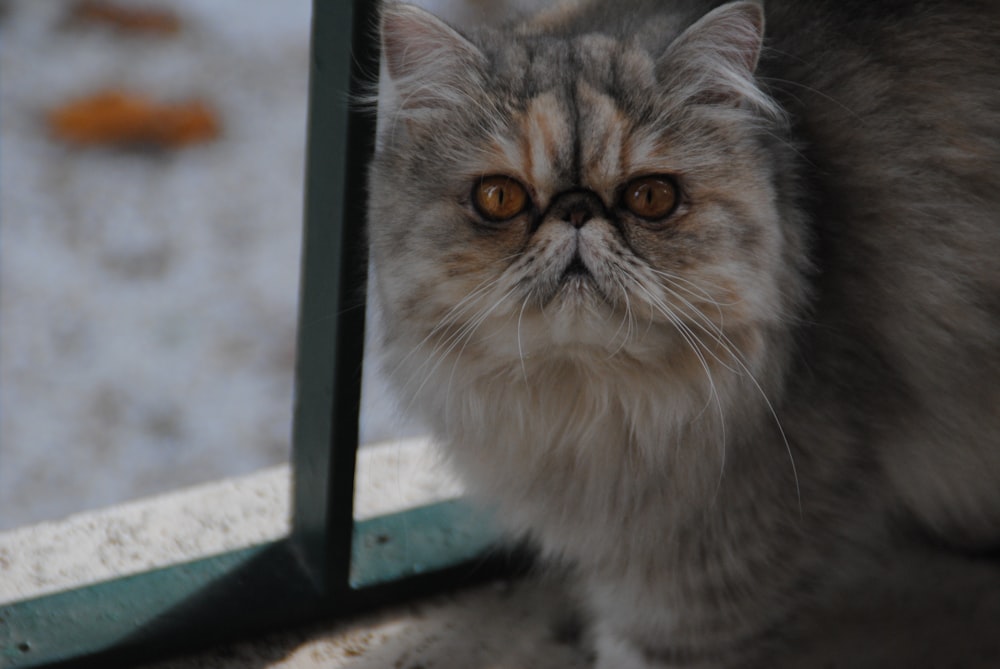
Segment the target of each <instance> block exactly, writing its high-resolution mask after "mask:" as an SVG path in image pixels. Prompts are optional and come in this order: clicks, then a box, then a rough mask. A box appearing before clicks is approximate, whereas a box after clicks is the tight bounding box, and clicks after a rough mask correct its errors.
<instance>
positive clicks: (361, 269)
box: [292, 0, 378, 589]
mask: <svg viewBox="0 0 1000 669" xmlns="http://www.w3.org/2000/svg"><path fill="white" fill-rule="evenodd" d="M374 6H375V4H374V3H373V2H364V1H356V2H354V3H351V2H323V1H321V0H316V1H315V2H314V5H313V12H314V13H313V43H312V64H311V70H310V89H309V95H310V106H309V145H308V151H307V159H306V160H307V162H306V201H305V228H304V239H303V246H302V248H303V255H302V281H301V298H300V304H299V330H298V337H299V338H298V363H297V368H296V399H295V428H294V435H293V442H294V452H293V470H294V479H295V481H294V483H295V485H294V494H295V503H294V508H295V515H294V521H293V525H294V528H293V535H292V536H293V539H294V541H296V542H297V543H299V544H300V547H301V552H302V557H303V560H304V562H305V564H306V566H307V568H309V569H310V570H311V571H312V572H313V574H314V576H315V578H316V579H317V582H318V583H319V584H320V587H321V588H324V589H329V588H334V589H336V588H341V589H342V588H343V587H344V585H342V584H346V583H347V574H348V570H349V568H350V556H351V552H350V551H351V527H352V515H353V499H354V466H355V451H356V449H357V437H358V411H359V405H360V387H361V360H362V357H363V354H364V324H365V320H364V319H365V311H364V298H363V285H364V279H365V274H366V270H367V257H366V253H365V247H364V244H363V236H364V235H363V229H364V220H365V173H366V167H367V165H368V162H369V160H370V157H371V153H372V145H373V138H374V130H375V129H374V118H372V116H371V115H370V114H368V113H362V112H361V111H359V110H357V109H353V108H352V107H351V106H350V104H349V100H351V99H353V98H355V97H356V96H357V95H358V94H359V93H360V92H361V91H360V88H359V87H360V85H361V82H362V81H364V80H365V79H370V77H371V76H372V73H373V72H374V73H377V72H378V69H377V63H378V53H377V45H376V43H375V40H374V39H373V34H372V26H374V25H375V16H374V11H375V9H374ZM363 68H367V72H365V71H363Z"/></svg>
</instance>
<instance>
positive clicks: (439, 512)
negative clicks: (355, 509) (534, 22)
mask: <svg viewBox="0 0 1000 669" xmlns="http://www.w3.org/2000/svg"><path fill="white" fill-rule="evenodd" d="M498 536H499V532H498V530H497V528H496V526H495V524H494V523H493V521H492V519H491V518H489V517H488V516H485V515H484V514H482V513H476V512H475V511H473V510H472V509H470V508H469V507H468V506H466V505H465V504H464V503H462V502H459V501H449V502H441V503H439V504H432V505H430V506H424V507H420V508H417V509H413V510H411V511H407V512H405V513H397V514H392V515H389V516H381V517H379V518H373V519H371V520H369V521H366V522H363V523H357V524H356V525H355V529H354V549H353V551H352V552H353V557H352V559H351V573H350V584H351V587H352V588H355V589H360V588H365V587H372V586H376V585H381V584H384V583H390V582H393V581H399V580H401V579H404V578H409V577H412V576H419V575H420V574H424V573H428V572H434V571H439V570H441V569H447V568H449V567H453V566H455V565H457V564H462V563H466V562H470V561H474V560H477V559H482V558H483V557H484V556H486V555H488V554H489V553H490V552H491V551H493V550H495V549H496V548H497V537H498Z"/></svg>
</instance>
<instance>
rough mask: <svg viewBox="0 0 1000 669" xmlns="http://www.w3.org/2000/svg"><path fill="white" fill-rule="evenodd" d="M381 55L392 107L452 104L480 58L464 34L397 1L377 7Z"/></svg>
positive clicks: (412, 109)
mask: <svg viewBox="0 0 1000 669" xmlns="http://www.w3.org/2000/svg"><path fill="white" fill-rule="evenodd" d="M381 29H382V30H381V33H382V58H383V62H384V64H385V70H384V71H385V72H386V73H387V74H388V77H389V79H390V81H391V83H392V85H393V88H394V89H395V91H394V92H395V95H396V96H397V100H396V106H397V109H398V110H401V111H405V112H408V113H409V115H419V112H420V111H423V110H426V111H433V110H435V109H446V108H454V107H455V106H462V105H464V104H466V103H467V100H466V98H465V93H464V92H465V91H467V90H468V85H469V83H470V81H474V80H475V79H476V78H477V77H478V72H479V70H480V67H481V66H482V65H483V63H484V62H485V57H484V56H483V54H482V53H481V52H480V51H479V49H477V48H476V47H475V45H473V44H472V43H471V42H469V40H467V39H465V38H464V37H463V36H462V35H460V34H459V33H458V32H457V31H456V30H455V29H453V28H452V27H451V26H449V25H448V24H446V23H445V22H443V21H441V20H440V19H438V18H437V17H435V16H434V15H433V14H430V13H429V12H426V11H424V10H423V9H420V8H419V7H414V6H413V5H407V4H403V3H387V4H386V6H385V8H384V9H383V11H382V25H381Z"/></svg>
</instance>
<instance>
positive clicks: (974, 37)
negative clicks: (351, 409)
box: [368, 0, 1000, 669]
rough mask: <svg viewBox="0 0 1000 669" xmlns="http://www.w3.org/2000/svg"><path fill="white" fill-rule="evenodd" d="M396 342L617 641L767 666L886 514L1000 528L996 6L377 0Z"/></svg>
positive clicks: (496, 505)
mask: <svg viewBox="0 0 1000 669" xmlns="http://www.w3.org/2000/svg"><path fill="white" fill-rule="evenodd" d="M380 34H381V44H382V54H383V70H382V79H383V81H382V84H381V85H382V90H381V93H380V100H379V110H380V111H379V122H378V126H379V129H378V136H377V139H376V152H375V158H374V161H373V164H372V166H371V170H370V183H369V185H370V193H369V198H370V205H369V223H368V226H369V228H368V236H369V244H370V250H371V258H372V281H371V286H370V290H371V292H372V299H373V302H374V303H375V304H376V306H377V310H378V313H379V318H380V320H381V322H382V324H383V325H382V327H383V328H384V332H383V335H382V341H381V347H382V355H383V357H384V362H383V365H384V369H385V370H386V374H387V375H388V377H389V378H390V380H391V381H392V383H393V384H394V386H395V388H396V389H397V392H398V393H399V397H400V400H401V404H402V405H403V406H405V407H407V408H409V409H410V410H412V411H414V412H415V413H417V414H418V415H420V416H421V417H422V418H423V419H424V420H425V421H426V422H427V424H428V425H429V426H431V428H432V430H433V432H434V434H435V436H436V438H437V439H438V440H439V441H440V442H441V445H442V448H443V449H444V451H445V453H446V455H447V458H448V460H449V462H450V463H451V465H452V466H453V467H454V468H455V469H456V470H457V471H458V472H459V473H460V474H461V475H462V476H463V477H464V479H465V480H466V482H467V484H468V487H469V489H470V490H471V491H472V492H473V493H474V494H475V495H477V496H478V497H479V498H480V499H481V500H482V501H483V503H485V504H487V505H489V506H490V507H491V508H493V509H494V510H495V512H496V515H497V517H498V518H499V519H500V520H501V522H502V523H504V525H505V526H506V527H507V528H508V529H509V530H510V531H511V532H512V533H514V534H516V535H523V536H527V537H529V538H530V539H531V540H532V541H533V542H535V543H536V544H537V545H538V546H539V549H540V551H541V553H542V555H543V556H545V557H546V558H548V559H550V560H552V561H555V562H559V563H565V564H569V565H572V568H573V573H574V574H575V576H576V578H577V579H578V581H579V584H580V587H581V591H582V592H583V597H584V600H585V602H586V607H587V609H588V611H589V614H590V617H591V619H592V626H593V635H594V646H595V650H596V657H597V666H598V667H600V668H601V669H640V668H641V669H652V668H660V667H753V666H768V664H767V662H768V660H767V657H768V656H769V653H772V652H774V648H775V647H776V645H780V644H781V643H782V640H781V637H782V633H783V630H785V629H787V627H788V624H789V622H790V621H791V620H793V619H794V618H795V616H796V615H797V612H798V611H800V610H801V609H802V608H803V607H804V606H806V604H807V603H808V602H811V601H814V600H815V599H816V598H822V597H823V596H824V595H823V593H824V592H827V591H829V590H830V589H831V588H834V587H835V583H836V581H837V579H838V578H842V577H845V575H847V574H851V573H853V572H855V571H858V570H861V569H863V568H864V565H865V564H866V560H870V559H873V558H872V556H877V555H878V554H879V551H880V550H882V549H883V548H884V547H885V546H887V545H889V544H891V543H892V542H893V541H894V537H897V536H899V535H900V534H901V533H915V534H916V533H919V534H921V535H926V536H927V537H929V538H933V540H934V541H935V542H937V543H939V544H941V545H943V546H948V547H951V548H954V549H960V550H963V551H979V550H987V549H990V548H992V547H995V546H996V545H997V544H998V543H1000V447H998V446H997V443H998V441H1000V410H998V409H1000V384H998V383H997V381H998V379H1000V40H998V39H997V38H996V35H998V34H1000V9H998V8H997V6H996V5H995V4H993V3H989V2H972V1H954V0H942V1H935V0H892V1H889V2H878V3H874V2H862V1H860V0H817V1H816V2H808V3H803V2H795V1H794V0H767V2H766V3H765V4H763V5H762V4H759V3H755V2H740V1H738V2H729V3H718V2H703V1H699V0H627V1H626V0H622V1H618V0H615V1H612V0H595V1H591V2H577V3H563V4H561V5H558V6H556V7H554V8H549V9H546V10H544V11H541V12H539V13H538V14H537V15H535V16H532V17H529V18H526V19H516V20H514V21H512V22H511V23H509V24H507V25H500V26H482V27H477V28H473V29H469V30H464V31H461V32H460V31H459V30H457V29H455V28H453V27H451V26H450V25H448V24H447V23H445V22H443V21H442V20H439V19H438V18H436V17H434V16H433V15H431V14H430V13H428V12H426V11H424V10H421V9H418V8H416V7H413V6H410V5H406V4H397V3H393V2H389V3H387V4H385V5H384V7H383V8H382V15H381V33H380Z"/></svg>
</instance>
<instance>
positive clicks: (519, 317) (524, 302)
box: [517, 290, 531, 393]
mask: <svg viewBox="0 0 1000 669" xmlns="http://www.w3.org/2000/svg"><path fill="white" fill-rule="evenodd" d="M530 299H531V291H530V290H529V291H528V292H527V293H526V294H525V296H524V299H523V300H521V311H520V312H519V313H518V315H517V357H518V358H519V359H520V361H521V374H522V375H523V376H524V386H525V388H527V390H528V392H529V393H530V392H531V384H530V383H528V368H527V366H526V365H525V363H524V346H523V345H522V343H521V321H522V320H523V319H524V309H525V307H527V306H528V301H529V300H530Z"/></svg>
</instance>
